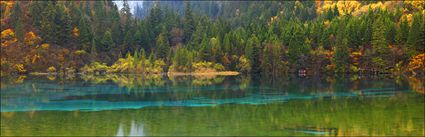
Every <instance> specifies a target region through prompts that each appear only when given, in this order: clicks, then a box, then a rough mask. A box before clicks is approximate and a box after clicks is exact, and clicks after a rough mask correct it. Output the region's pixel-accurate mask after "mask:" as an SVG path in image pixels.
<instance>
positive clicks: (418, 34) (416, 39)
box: [406, 14, 425, 57]
mask: <svg viewBox="0 0 425 137" xmlns="http://www.w3.org/2000/svg"><path fill="white" fill-rule="evenodd" d="M423 26H424V20H423V15H421V14H415V15H414V16H413V21H412V27H411V28H410V31H409V35H408V38H407V42H406V45H407V54H408V55H409V56H410V57H412V56H414V55H416V54H417V53H421V52H424V42H425V40H424V39H425V38H424V37H425V36H424V27H423Z"/></svg>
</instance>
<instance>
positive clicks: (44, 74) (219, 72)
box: [28, 71, 241, 76]
mask: <svg viewBox="0 0 425 137" xmlns="http://www.w3.org/2000/svg"><path fill="white" fill-rule="evenodd" d="M108 74H120V75H167V76H212V75H215V76H236V75H240V74H241V73H240V72H237V71H217V72H164V73H159V74H138V73H105V74H84V73H73V74H64V75H108ZM28 75H33V76H47V75H52V76H57V75H61V74H60V73H47V72H32V73H28Z"/></svg>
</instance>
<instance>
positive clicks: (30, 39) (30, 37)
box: [24, 31, 41, 46]
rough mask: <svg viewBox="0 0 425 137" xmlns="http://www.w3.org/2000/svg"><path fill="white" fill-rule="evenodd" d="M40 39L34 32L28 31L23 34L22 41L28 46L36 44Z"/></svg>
mask: <svg viewBox="0 0 425 137" xmlns="http://www.w3.org/2000/svg"><path fill="white" fill-rule="evenodd" d="M40 41H41V38H40V37H38V36H37V35H35V34H34V32H32V31H30V32H28V33H27V34H25V39H24V43H25V45H28V46H33V45H36V44H38V42H40Z"/></svg>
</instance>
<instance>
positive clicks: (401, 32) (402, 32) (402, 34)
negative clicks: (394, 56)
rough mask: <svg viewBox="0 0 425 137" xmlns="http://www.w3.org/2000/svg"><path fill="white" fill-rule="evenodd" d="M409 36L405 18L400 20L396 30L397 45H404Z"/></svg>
mask: <svg viewBox="0 0 425 137" xmlns="http://www.w3.org/2000/svg"><path fill="white" fill-rule="evenodd" d="M408 35H409V24H408V22H407V18H406V17H404V18H401V19H400V25H399V28H398V29H397V34H396V41H397V44H405V43H406V41H407V37H408Z"/></svg>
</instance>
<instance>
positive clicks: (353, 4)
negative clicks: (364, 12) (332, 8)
mask: <svg viewBox="0 0 425 137" xmlns="http://www.w3.org/2000/svg"><path fill="white" fill-rule="evenodd" d="M336 5H337V8H338V12H339V15H341V16H344V15H347V14H351V13H352V12H354V11H356V10H358V9H359V8H360V5H361V4H360V2H357V1H338V3H337V4H336Z"/></svg>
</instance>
